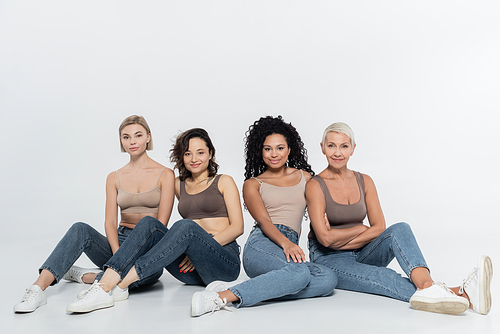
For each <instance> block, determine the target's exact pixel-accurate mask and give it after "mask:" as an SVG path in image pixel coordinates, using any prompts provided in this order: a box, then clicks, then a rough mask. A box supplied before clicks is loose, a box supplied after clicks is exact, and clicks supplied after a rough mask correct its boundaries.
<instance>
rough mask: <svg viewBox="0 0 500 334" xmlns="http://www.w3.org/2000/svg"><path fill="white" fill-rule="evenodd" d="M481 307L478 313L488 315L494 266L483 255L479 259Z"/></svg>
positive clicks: (479, 306)
mask: <svg viewBox="0 0 500 334" xmlns="http://www.w3.org/2000/svg"><path fill="white" fill-rule="evenodd" d="M478 268H479V305H478V310H477V311H478V312H479V313H481V314H488V313H489V312H490V309H491V291H490V285H491V277H492V276H493V264H492V263H491V259H490V258H489V257H488V256H486V255H483V256H481V259H479V266H478Z"/></svg>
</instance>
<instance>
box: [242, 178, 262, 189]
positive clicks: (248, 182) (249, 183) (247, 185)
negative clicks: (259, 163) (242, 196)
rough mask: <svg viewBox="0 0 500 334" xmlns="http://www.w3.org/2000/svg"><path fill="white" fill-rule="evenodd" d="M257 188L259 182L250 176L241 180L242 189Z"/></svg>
mask: <svg viewBox="0 0 500 334" xmlns="http://www.w3.org/2000/svg"><path fill="white" fill-rule="evenodd" d="M255 189H256V190H259V189H260V183H259V181H258V180H257V179H256V178H254V177H252V178H250V179H248V180H246V181H245V182H243V191H246V190H255Z"/></svg>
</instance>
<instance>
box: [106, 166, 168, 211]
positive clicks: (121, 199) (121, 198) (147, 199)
mask: <svg viewBox="0 0 500 334" xmlns="http://www.w3.org/2000/svg"><path fill="white" fill-rule="evenodd" d="M164 170H165V169H163V170H162V171H161V173H160V175H159V176H158V180H156V186H155V187H154V188H153V189H151V190H148V191H143V192H140V193H131V192H128V191H125V190H123V189H122V188H120V180H119V179H118V172H115V173H116V180H117V181H118V196H117V198H116V202H117V204H118V206H119V207H120V209H121V213H125V214H127V213H144V214H152V213H158V206H159V205H160V195H161V191H160V188H158V182H159V181H160V177H161V174H163V171H164Z"/></svg>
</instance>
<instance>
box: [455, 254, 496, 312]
mask: <svg viewBox="0 0 500 334" xmlns="http://www.w3.org/2000/svg"><path fill="white" fill-rule="evenodd" d="M492 276H493V265H492V264H491V259H490V258H489V257H488V256H486V255H483V256H481V258H480V259H479V262H478V264H477V268H474V269H473V270H472V271H471V273H470V274H469V277H467V279H465V280H464V282H463V283H462V285H461V286H460V290H459V294H463V293H464V290H465V292H466V293H467V295H468V296H469V300H470V303H471V304H472V309H473V310H474V311H476V312H477V313H480V314H488V313H489V312H490V309H491V292H490V284H491V277H492Z"/></svg>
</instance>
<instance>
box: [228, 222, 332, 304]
mask: <svg viewBox="0 0 500 334" xmlns="http://www.w3.org/2000/svg"><path fill="white" fill-rule="evenodd" d="M275 226H276V228H277V229H278V230H279V231H280V232H281V233H282V234H283V235H284V236H285V237H287V238H288V240H290V241H291V242H293V243H294V244H298V241H299V236H298V234H297V232H295V231H294V230H292V229H291V228H289V227H287V226H284V225H275ZM243 266H244V268H245V272H246V273H247V275H248V276H249V277H250V278H251V279H250V280H248V281H245V282H243V283H241V284H238V285H235V286H233V287H231V288H229V290H230V291H231V292H232V293H234V294H235V295H236V296H237V297H238V298H239V299H240V301H239V302H237V303H233V305H234V306H236V307H240V306H251V305H254V304H257V303H258V302H261V301H264V300H269V299H280V300H284V299H300V298H310V297H318V296H326V295H329V294H331V293H332V291H333V289H335V285H336V284H337V275H336V274H335V272H333V271H332V270H331V269H329V268H327V267H325V266H322V265H318V264H314V263H310V262H307V263H295V262H293V261H292V260H290V262H287V260H286V256H285V253H284V252H283V249H282V248H281V247H280V246H278V245H277V244H276V243H274V242H273V241H272V240H271V239H269V238H268V237H267V236H266V235H265V234H264V233H263V232H262V230H261V228H260V227H258V226H255V227H254V228H253V230H252V231H251V232H250V235H249V237H248V239H247V242H246V244H245V248H244V250H243Z"/></svg>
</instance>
